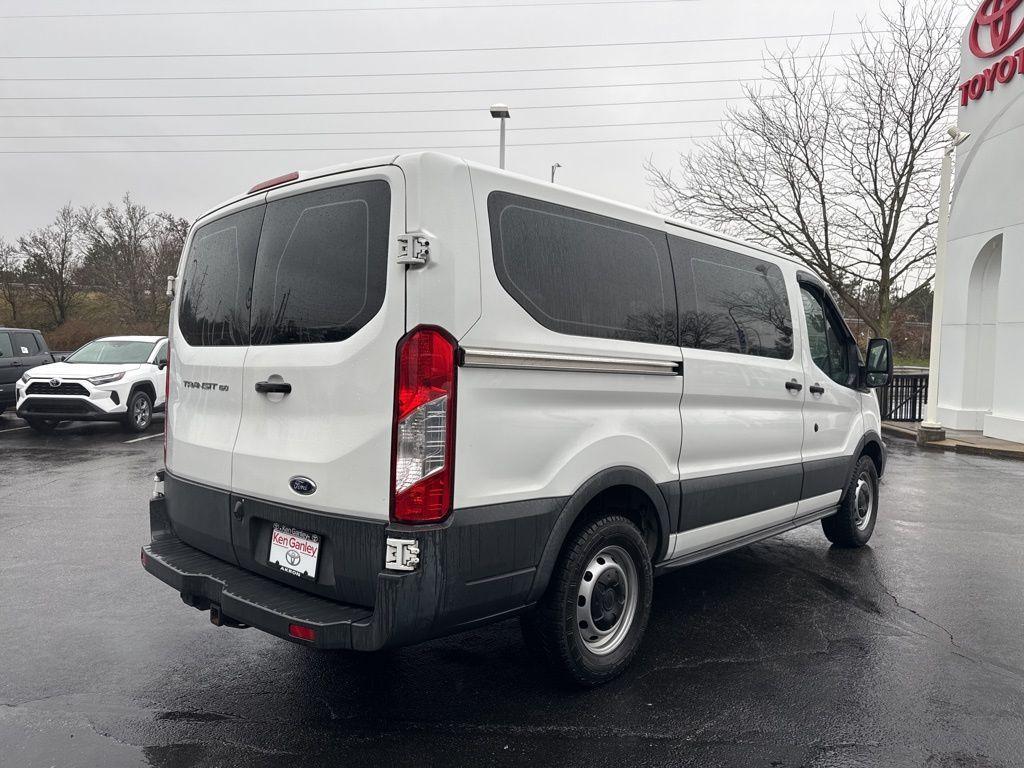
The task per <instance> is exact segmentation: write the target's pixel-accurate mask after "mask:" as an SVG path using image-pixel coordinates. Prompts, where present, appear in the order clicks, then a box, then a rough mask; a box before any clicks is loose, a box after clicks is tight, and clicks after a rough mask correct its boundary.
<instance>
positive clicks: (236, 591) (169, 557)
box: [142, 538, 373, 648]
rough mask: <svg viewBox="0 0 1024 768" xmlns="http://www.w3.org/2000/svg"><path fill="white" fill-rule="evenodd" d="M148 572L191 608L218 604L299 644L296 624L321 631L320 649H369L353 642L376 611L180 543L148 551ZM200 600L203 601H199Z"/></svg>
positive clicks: (144, 554)
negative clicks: (294, 631)
mask: <svg viewBox="0 0 1024 768" xmlns="http://www.w3.org/2000/svg"><path fill="white" fill-rule="evenodd" d="M142 563H143V566H144V567H145V569H146V570H147V571H149V572H150V573H151V574H153V575H154V576H156V577H157V578H158V579H160V580H161V581H163V582H164V583H166V584H168V585H170V586H172V587H174V588H175V589H177V590H178V591H179V592H180V593H181V594H182V597H183V598H184V599H185V600H186V602H187V603H189V604H190V605H197V604H201V603H202V602H203V601H205V602H206V603H213V604H216V605H218V606H220V612H221V613H222V614H223V615H224V616H227V617H229V618H230V619H233V620H234V621H236V622H239V623H242V624H248V625H249V626H252V627H258V628H260V629H262V630H264V631H266V632H270V633H271V634H274V635H277V636H278V637H283V638H285V639H288V640H293V641H294V640H295V638H293V637H291V636H290V635H289V633H288V627H289V625H290V624H300V625H302V626H305V627H312V628H313V629H315V630H316V639H315V640H314V641H313V642H303V644H304V645H314V646H317V647H319V648H357V647H366V646H364V644H363V643H359V642H353V636H352V635H353V626H356V627H357V629H356V631H357V632H360V631H361V632H363V633H368V630H369V628H370V623H371V620H372V618H373V611H371V610H370V609H368V608H363V607H360V606H351V605H344V604H342V603H336V602H334V601H333V600H325V599H324V598H322V597H317V596H316V595H311V594H309V593H308V592H302V591H300V590H298V589H292V588H291V587H288V586H285V585H284V584H279V583H277V582H276V581H271V580H270V579H267V578H264V577H262V576H259V575H257V574H254V573H252V572H250V571H246V570H244V569H242V568H239V567H238V566H237V565H232V564H231V563H226V562H224V561H223V560H218V559H217V558H216V557H213V556H212V555H208V554H206V553H205V552H200V551H199V550H198V549H195V548H194V547H190V546H189V545H188V544H186V543H184V542H183V541H181V540H180V539H177V538H166V539H162V540H160V541H154V542H152V543H150V544H147V545H146V546H144V547H143V548H142ZM197 598H201V600H198V599H197Z"/></svg>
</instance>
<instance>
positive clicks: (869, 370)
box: [864, 339, 892, 389]
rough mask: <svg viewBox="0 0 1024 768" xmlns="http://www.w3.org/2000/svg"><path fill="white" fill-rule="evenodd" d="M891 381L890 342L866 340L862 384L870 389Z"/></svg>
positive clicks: (885, 340) (886, 340)
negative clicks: (866, 349)
mask: <svg viewBox="0 0 1024 768" xmlns="http://www.w3.org/2000/svg"><path fill="white" fill-rule="evenodd" d="M890 381H892V342H891V341H889V340H888V339H872V340H871V341H869V342H868V354H867V362H866V363H865V364H864V384H865V386H867V387H870V388H872V389H874V388H876V387H884V386H886V385H887V384H888V383H889V382H890Z"/></svg>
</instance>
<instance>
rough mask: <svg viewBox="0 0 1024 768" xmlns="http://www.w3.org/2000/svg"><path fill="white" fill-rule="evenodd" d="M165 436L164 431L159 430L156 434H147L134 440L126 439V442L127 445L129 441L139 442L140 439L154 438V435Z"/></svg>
mask: <svg viewBox="0 0 1024 768" xmlns="http://www.w3.org/2000/svg"><path fill="white" fill-rule="evenodd" d="M163 436H164V433H163V432H157V433H156V434H155V435H146V436H145V437H136V438H135V439H134V440H125V441H124V442H125V444H126V445H127V444H128V443H137V442H139V441H140V440H152V439H153V438H154V437H163Z"/></svg>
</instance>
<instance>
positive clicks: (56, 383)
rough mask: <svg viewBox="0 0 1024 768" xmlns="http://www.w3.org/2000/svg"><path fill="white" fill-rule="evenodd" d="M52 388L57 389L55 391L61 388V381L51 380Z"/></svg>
mask: <svg viewBox="0 0 1024 768" xmlns="http://www.w3.org/2000/svg"><path fill="white" fill-rule="evenodd" d="M50 386H51V387H53V388H55V389H56V388H57V387H59V386H60V379H50Z"/></svg>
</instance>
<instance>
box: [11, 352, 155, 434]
mask: <svg viewBox="0 0 1024 768" xmlns="http://www.w3.org/2000/svg"><path fill="white" fill-rule="evenodd" d="M165 367H167V339H166V338H165V337H163V336H111V337H109V338H105V339H96V340H95V341H91V342H89V343H88V344H86V345H85V346H84V347H82V348H81V349H79V350H78V351H76V352H74V353H73V354H71V355H69V356H68V357H67V358H66V359H65V360H64V361H63V362H60V363H50V364H49V365H40V366H38V367H36V368H31V369H29V370H28V371H26V372H25V374H24V375H23V376H22V377H21V381H19V382H18V385H17V402H18V416H20V417H21V418H23V419H25V421H27V422H28V425H29V426H30V427H32V429H34V430H36V431H37V432H52V431H53V430H54V428H55V427H56V426H57V425H58V424H59V423H60V422H62V421H119V422H121V424H122V425H124V428H125V429H126V430H127V431H129V432H144V431H146V429H147V428H148V427H149V425H150V422H151V421H152V419H153V413H154V412H158V411H161V410H163V407H164V373H163V370H164V368H165Z"/></svg>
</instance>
